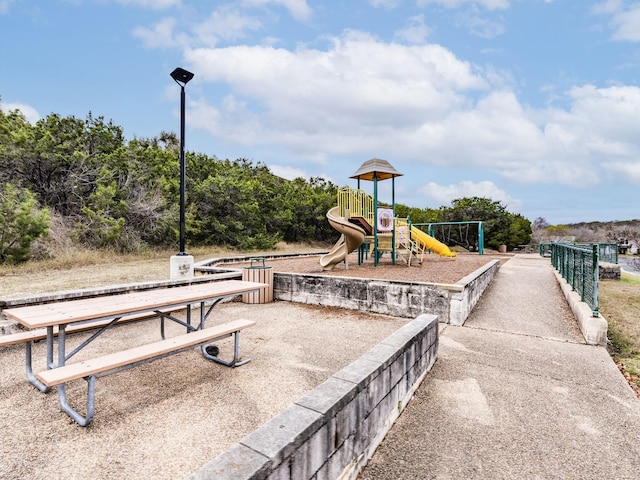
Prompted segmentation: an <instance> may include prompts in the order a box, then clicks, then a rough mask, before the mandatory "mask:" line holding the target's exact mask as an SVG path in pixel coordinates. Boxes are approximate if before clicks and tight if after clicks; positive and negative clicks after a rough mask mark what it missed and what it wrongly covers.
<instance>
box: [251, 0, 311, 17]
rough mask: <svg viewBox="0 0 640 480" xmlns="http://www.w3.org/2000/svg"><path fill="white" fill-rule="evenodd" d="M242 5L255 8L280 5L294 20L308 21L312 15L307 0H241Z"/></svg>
mask: <svg viewBox="0 0 640 480" xmlns="http://www.w3.org/2000/svg"><path fill="white" fill-rule="evenodd" d="M242 3H243V4H245V5H251V6H256V7H262V6H268V5H280V6H282V7H284V8H286V9H287V10H289V13H290V14H291V16H292V17H293V18H295V19H296V20H308V19H309V18H310V17H311V14H312V13H313V12H312V10H311V7H309V5H307V0H243V2H242Z"/></svg>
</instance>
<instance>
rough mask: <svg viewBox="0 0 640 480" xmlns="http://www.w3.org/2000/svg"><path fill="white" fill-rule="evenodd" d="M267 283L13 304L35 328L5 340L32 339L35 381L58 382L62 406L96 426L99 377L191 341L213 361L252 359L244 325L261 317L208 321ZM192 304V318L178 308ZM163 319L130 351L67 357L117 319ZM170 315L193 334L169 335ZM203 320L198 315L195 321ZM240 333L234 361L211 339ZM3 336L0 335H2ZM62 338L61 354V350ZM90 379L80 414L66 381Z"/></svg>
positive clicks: (10, 313) (28, 354) (45, 386)
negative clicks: (151, 338) (71, 343)
mask: <svg viewBox="0 0 640 480" xmlns="http://www.w3.org/2000/svg"><path fill="white" fill-rule="evenodd" d="M265 287H267V285H266V284H263V283H258V282H248V281H241V280H224V281H219V282H210V283H203V284H197V285H189V286H183V287H173V288H162V289H157V290H147V291H143V292H132V293H126V294H121V295H113V296H103V297H95V298H86V299H81V300H72V301H67V302H56V303H48V304H42V305H31V306H25V307H17V308H9V309H5V310H3V312H2V313H3V314H4V315H5V316H6V317H8V318H11V319H13V320H15V321H16V322H18V323H20V324H21V325H23V326H24V327H26V328H28V329H32V330H30V331H28V332H24V333H19V334H15V335H14V336H13V339H12V338H10V337H12V336H11V335H9V336H7V337H6V338H5V339H4V342H3V343H4V344H5V345H8V344H11V343H24V344H25V366H26V372H27V378H28V380H29V381H30V382H31V383H32V384H33V385H34V386H35V387H36V388H37V389H38V390H40V391H42V392H45V393H46V392H48V391H50V390H51V388H52V387H53V386H57V390H58V399H59V402H60V407H61V409H62V410H63V411H64V412H65V413H67V414H68V415H69V416H70V417H71V418H73V419H74V420H75V421H76V422H77V423H78V424H79V425H81V426H86V425H88V424H89V423H90V422H91V420H92V418H93V415H94V411H95V407H94V404H95V383H96V379H97V378H99V377H101V376H105V375H108V374H111V373H116V372H119V371H122V370H125V369H128V368H131V367H134V366H137V365H141V364H143V363H148V362H150V361H153V360H157V359H159V358H164V357H166V356H168V355H172V354H175V353H179V352H181V351H184V350H186V349H188V348H192V347H195V346H198V345H199V346H200V347H201V351H202V355H203V356H204V357H205V358H206V359H208V360H211V361H213V362H216V363H219V364H221V365H224V366H228V367H237V366H240V365H244V364H246V363H247V362H249V361H250V359H246V360H242V361H240V357H239V339H240V336H239V335H240V331H241V330H242V329H244V328H247V327H250V326H253V325H255V321H253V320H235V321H232V322H227V323H221V324H217V325H215V326H212V327H206V326H205V324H206V321H207V319H208V318H209V316H210V315H211V312H212V311H213V309H214V307H215V306H216V305H218V304H219V303H220V302H221V301H223V300H225V299H229V298H232V297H235V296H237V295H242V294H246V293H247V292H252V291H255V290H259V289H262V288H265ZM194 307H195V308H199V318H197V319H194V318H192V317H193V315H192V310H193V309H194ZM184 309H186V319H184V320H183V319H181V318H178V317H177V316H175V315H174V313H175V312H176V311H177V310H184ZM158 317H159V318H160V336H161V338H162V339H161V340H160V341H155V342H153V343H148V344H145V345H141V346H139V347H135V348H131V349H128V350H124V351H119V352H113V353H110V354H108V355H104V356H101V357H97V358H93V359H91V360H85V361H82V362H78V363H67V362H68V360H69V359H70V358H72V357H73V356H74V355H76V354H78V352H80V351H82V350H84V349H86V348H87V347H88V346H89V345H91V344H92V343H93V342H94V341H95V340H96V339H97V338H98V337H100V336H101V335H102V334H104V333H105V332H107V331H108V330H109V329H110V328H112V327H113V326H114V325H118V324H122V323H127V322H130V321H141V320H146V319H150V318H158ZM165 320H169V321H172V322H176V323H178V324H180V325H182V326H183V327H184V328H185V334H183V335H178V336H174V337H172V338H166V335H165ZM194 320H195V321H194ZM86 330H93V332H92V333H91V334H90V335H89V336H88V337H87V338H86V339H85V340H84V341H82V342H81V343H80V344H79V345H78V346H76V347H75V348H74V349H72V350H71V351H69V352H67V347H66V336H67V334H68V333H75V332H78V331H86ZM230 336H233V337H234V353H233V358H232V359H231V360H223V359H222V358H220V357H219V356H218V353H217V348H214V349H209V348H206V347H207V346H206V345H204V344H205V343H207V342H211V341H214V340H219V339H221V338H226V337H230ZM1 338H2V337H0V339H1ZM42 339H45V340H46V370H44V371H42V372H38V373H36V374H34V373H33V359H32V357H33V349H32V345H33V343H35V342H37V341H39V340H42ZM56 343H57V361H54V355H55V350H56V346H55V345H56ZM80 378H84V379H85V380H86V381H87V383H88V387H87V407H86V414H85V415H82V414H80V413H79V412H78V411H77V410H76V409H75V408H73V407H72V406H71V405H69V402H68V400H67V396H66V391H65V385H66V383H68V382H71V381H73V380H77V379H80Z"/></svg>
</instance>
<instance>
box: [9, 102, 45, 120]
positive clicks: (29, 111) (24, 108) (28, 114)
mask: <svg viewBox="0 0 640 480" xmlns="http://www.w3.org/2000/svg"><path fill="white" fill-rule="evenodd" d="M0 109H2V111H3V112H5V113H9V112H13V111H14V110H19V111H20V113H22V115H24V118H26V119H27V122H29V123H31V124H34V123H36V122H37V121H38V120H40V118H41V117H40V114H39V113H38V111H37V110H36V109H35V108H33V107H32V106H31V105H26V104H24V103H0Z"/></svg>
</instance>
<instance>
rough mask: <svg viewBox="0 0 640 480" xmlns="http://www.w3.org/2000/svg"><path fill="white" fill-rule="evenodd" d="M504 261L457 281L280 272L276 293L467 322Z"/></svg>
mask: <svg viewBox="0 0 640 480" xmlns="http://www.w3.org/2000/svg"><path fill="white" fill-rule="evenodd" d="M499 267H500V261H499V260H493V261H491V262H489V263H488V264H487V265H485V266H483V267H481V268H479V269H478V270H476V271H475V272H473V273H471V274H469V275H467V276H466V277H464V278H463V279H461V280H460V281H459V282H457V283H455V284H436V283H424V282H401V281H391V280H370V279H362V278H353V277H331V276H323V275H311V274H298V273H280V272H276V273H275V275H274V293H273V295H274V298H276V299H278V300H283V301H287V302H298V303H306V304H310V305H324V306H331V307H340V308H348V309H351V310H361V311H366V312H374V313H381V314H385V315H393V316H397V317H407V318H415V317H416V316H417V315H420V314H422V313H432V314H434V315H437V316H438V318H439V319H440V321H441V322H444V323H451V324H452V325H463V324H464V322H465V320H466V319H467V317H468V316H469V314H470V313H471V310H472V309H473V307H474V306H475V304H476V303H477V302H478V300H479V299H480V297H481V296H482V293H483V292H484V290H485V289H486V288H487V287H488V286H489V284H490V283H491V281H492V280H493V277H494V276H495V275H496V273H497V272H498V269H499Z"/></svg>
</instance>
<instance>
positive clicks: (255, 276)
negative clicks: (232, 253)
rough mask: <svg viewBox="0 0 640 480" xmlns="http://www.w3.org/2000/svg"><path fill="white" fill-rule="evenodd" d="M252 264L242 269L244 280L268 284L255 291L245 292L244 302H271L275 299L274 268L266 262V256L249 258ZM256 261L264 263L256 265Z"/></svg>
mask: <svg viewBox="0 0 640 480" xmlns="http://www.w3.org/2000/svg"><path fill="white" fill-rule="evenodd" d="M249 261H250V262H251V266H249V267H245V268H244V269H243V270H242V280H244V281H246V282H259V283H266V284H267V286H266V287H264V288H261V289H259V290H256V291H254V292H249V293H244V294H243V295H242V301H243V302H244V303H269V302H272V301H273V269H272V268H271V267H268V266H266V265H265V263H264V258H262V257H256V258H251V259H249ZM254 263H256V264H257V263H262V265H257V266H255V265H254Z"/></svg>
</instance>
